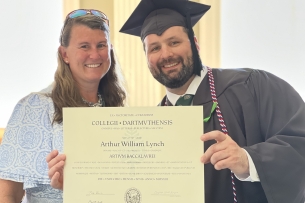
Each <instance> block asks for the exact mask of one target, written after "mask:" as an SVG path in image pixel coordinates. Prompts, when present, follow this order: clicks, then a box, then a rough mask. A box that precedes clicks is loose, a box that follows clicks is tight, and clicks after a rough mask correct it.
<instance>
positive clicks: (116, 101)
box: [50, 15, 127, 123]
mask: <svg viewBox="0 0 305 203" xmlns="http://www.w3.org/2000/svg"><path fill="white" fill-rule="evenodd" d="M76 25H85V26H87V27H89V28H91V29H100V30H103V31H105V32H106V35H107V36H108V40H109V41H110V33H109V32H110V31H109V27H108V25H107V24H106V23H105V22H104V21H103V20H102V19H101V18H99V17H97V16H94V15H85V16H81V17H77V18H73V19H67V20H66V22H65V25H64V27H63V29H62V32H61V36H60V45H61V46H64V47H68V46H69V42H70V38H71V30H72V28H73V26H76ZM57 55H58V57H57V61H58V67H57V70H56V72H55V76H54V81H55V82H54V86H53V89H52V93H51V95H50V96H51V98H52V99H53V102H54V108H55V112H54V120H53V123H54V122H57V123H61V122H62V121H63V115H62V108H63V107H84V106H87V105H86V104H84V103H83V101H82V97H81V95H80V92H79V89H78V87H77V86H76V81H75V80H74V78H73V77H72V73H71V70H70V67H69V65H68V64H66V63H65V62H64V60H63V58H62V56H61V54H60V52H59V50H58V53H57ZM110 56H111V65H110V68H109V70H108V72H107V73H106V74H105V76H104V77H103V78H102V79H101V80H100V83H99V87H98V91H99V93H100V94H101V95H102V98H103V100H104V101H105V106H112V107H119V106H124V103H125V99H126V94H127V93H126V91H125V88H124V85H123V83H124V77H123V74H122V71H121V69H120V67H119V65H118V64H117V61H116V57H115V54H114V52H113V49H111V50H110Z"/></svg>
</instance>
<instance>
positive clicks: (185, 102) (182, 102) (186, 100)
mask: <svg viewBox="0 0 305 203" xmlns="http://www.w3.org/2000/svg"><path fill="white" fill-rule="evenodd" d="M193 97H194V95H191V94H186V95H183V96H181V97H180V98H179V99H178V100H177V102H176V104H175V106H190V105H191V103H192V100H193Z"/></svg>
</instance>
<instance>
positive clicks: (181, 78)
mask: <svg viewBox="0 0 305 203" xmlns="http://www.w3.org/2000/svg"><path fill="white" fill-rule="evenodd" d="M179 62H181V65H182V68H181V70H180V71H179V72H178V73H177V74H176V76H174V77H171V76H170V73H171V72H174V71H176V70H173V71H169V72H168V75H166V74H165V73H164V72H163V71H162V67H163V66H164V64H165V63H167V64H170V63H179ZM157 68H158V70H159V73H157V71H156V70H155V69H154V68H152V67H149V69H150V72H151V74H152V75H153V77H154V78H155V79H156V80H157V81H158V82H160V83H161V84H162V85H164V86H165V87H168V88H171V89H175V88H179V87H182V86H183V85H184V84H185V83H186V82H187V81H188V80H189V79H190V78H191V77H192V76H193V69H194V68H193V59H192V57H187V60H186V64H184V62H183V59H182V57H177V58H176V59H174V58H170V59H168V60H163V61H162V62H160V63H157Z"/></svg>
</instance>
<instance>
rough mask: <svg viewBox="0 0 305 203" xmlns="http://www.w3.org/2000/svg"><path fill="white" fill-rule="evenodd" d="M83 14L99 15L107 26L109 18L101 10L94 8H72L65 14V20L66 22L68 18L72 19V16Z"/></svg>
mask: <svg viewBox="0 0 305 203" xmlns="http://www.w3.org/2000/svg"><path fill="white" fill-rule="evenodd" d="M85 15H94V16H97V17H100V18H101V19H102V20H103V21H104V22H105V23H106V24H107V25H108V26H109V20H108V18H107V16H106V14H105V13H103V12H101V11H98V10H94V9H78V10H74V11H72V12H70V13H69V14H68V15H67V17H66V20H65V22H67V20H68V19H73V18H77V17H80V16H85Z"/></svg>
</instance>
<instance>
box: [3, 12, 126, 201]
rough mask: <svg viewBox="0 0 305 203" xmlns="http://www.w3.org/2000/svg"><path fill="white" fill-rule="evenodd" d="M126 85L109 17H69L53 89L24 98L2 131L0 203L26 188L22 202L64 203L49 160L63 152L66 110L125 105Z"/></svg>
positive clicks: (81, 14) (89, 14)
mask: <svg viewBox="0 0 305 203" xmlns="http://www.w3.org/2000/svg"><path fill="white" fill-rule="evenodd" d="M122 81H123V77H122V74H121V71H120V69H119V67H118V66H117V64H116V60H115V57H114V52H113V49H112V45H111V43H110V33H109V21H108V19H107V17H106V15H105V14H104V13H102V12H100V11H97V10H84V9H80V10H75V11H73V12H71V13H70V14H68V15H67V18H66V20H65V22H64V26H63V28H62V32H61V36H60V47H59V48H58V68H57V70H56V73H55V81H54V84H53V87H52V89H51V91H49V92H46V93H45V92H40V93H31V94H29V95H28V96H26V97H24V98H23V99H21V100H20V101H19V102H18V104H17V105H16V107H15V109H14V111H13V113H12V116H11V118H10V120H9V123H8V125H7V128H6V131H5V133H4V137H3V142H2V144H1V146H0V156H1V159H0V188H1V190H0V202H6V203H11V202H14V203H15V202H20V201H21V199H22V198H23V196H24V190H25V196H24V198H23V201H22V202H27V203H33V202H35V203H36V202H39V203H44V202H52V203H59V202H62V192H61V191H60V190H56V189H53V188H52V187H51V186H50V179H49V177H48V165H47V162H46V160H45V157H46V156H47V155H48V154H50V152H51V151H53V150H54V149H57V150H59V152H62V150H63V131H62V122H63V115H62V108H63V107H86V106H87V107H88V106H90V107H102V106H117V107H119V106H124V102H125V98H126V92H125V89H124V87H123V85H122ZM52 153H53V154H54V153H58V151H53V152H52ZM52 153H51V154H52Z"/></svg>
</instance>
